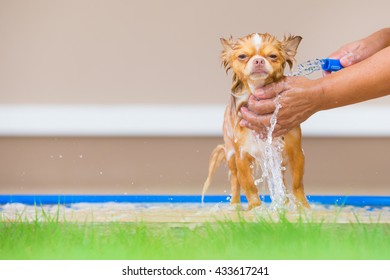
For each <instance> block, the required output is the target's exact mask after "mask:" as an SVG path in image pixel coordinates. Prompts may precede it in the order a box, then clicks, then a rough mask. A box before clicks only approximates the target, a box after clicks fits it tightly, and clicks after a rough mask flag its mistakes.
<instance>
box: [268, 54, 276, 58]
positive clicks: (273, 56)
mask: <svg viewBox="0 0 390 280" xmlns="http://www.w3.org/2000/svg"><path fill="white" fill-rule="evenodd" d="M269 58H271V59H277V58H278V56H277V55H276V54H270V55H269Z"/></svg>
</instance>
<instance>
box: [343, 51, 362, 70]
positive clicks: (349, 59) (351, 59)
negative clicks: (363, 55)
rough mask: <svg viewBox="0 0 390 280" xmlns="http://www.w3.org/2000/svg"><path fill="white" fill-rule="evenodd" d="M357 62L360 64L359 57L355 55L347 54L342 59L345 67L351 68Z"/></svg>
mask: <svg viewBox="0 0 390 280" xmlns="http://www.w3.org/2000/svg"><path fill="white" fill-rule="evenodd" d="M357 62H359V60H358V57H357V55H355V54H353V53H347V54H346V55H344V56H342V57H341V58H340V63H341V65H342V66H344V67H348V66H351V65H353V64H355V63H357Z"/></svg>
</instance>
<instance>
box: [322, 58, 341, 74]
mask: <svg viewBox="0 0 390 280" xmlns="http://www.w3.org/2000/svg"><path fill="white" fill-rule="evenodd" d="M321 68H322V70H324V71H339V70H341V69H343V68H344V67H343V66H342V65H341V63H340V60H338V59H332V58H324V59H321Z"/></svg>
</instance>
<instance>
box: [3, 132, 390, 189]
mask: <svg viewBox="0 0 390 280" xmlns="http://www.w3.org/2000/svg"><path fill="white" fill-rule="evenodd" d="M221 141H222V139H220V138H200V137H191V138H53V137H50V138H0V155H1V157H0V194H4V193H5V194H6V193H54V194H61V193H104V194H107V193H109V194H110V193H111V194H124V193H128V194H139V193H141V194H200V193H201V191H202V185H203V183H204V180H205V178H206V177H207V170H208V160H209V156H210V153H211V151H212V149H213V148H214V147H215V146H216V145H217V144H220V143H221ZM389 145H390V138H368V139H364V138H344V139H337V138H327V139H319V138H305V139H304V141H303V148H304V150H305V155H306V167H305V178H304V182H305V186H306V192H307V194H339V195H357V194H360V195H390V185H389V172H388V169H389V166H390V149H389V148H388V147H389ZM227 177H228V176H227V169H226V167H221V168H220V169H219V171H218V172H217V174H216V176H215V179H214V181H213V183H212V186H211V187H210V190H209V192H208V193H209V194H224V193H227V194H229V193H230V187H229V182H228V180H227Z"/></svg>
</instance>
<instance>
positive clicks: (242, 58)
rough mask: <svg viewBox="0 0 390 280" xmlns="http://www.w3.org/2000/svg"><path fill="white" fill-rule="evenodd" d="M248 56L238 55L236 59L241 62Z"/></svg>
mask: <svg viewBox="0 0 390 280" xmlns="http://www.w3.org/2000/svg"><path fill="white" fill-rule="evenodd" d="M247 57H248V56H247V55H246V54H240V55H239V56H238V59H241V60H244V59H246V58H247Z"/></svg>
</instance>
